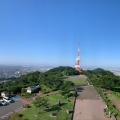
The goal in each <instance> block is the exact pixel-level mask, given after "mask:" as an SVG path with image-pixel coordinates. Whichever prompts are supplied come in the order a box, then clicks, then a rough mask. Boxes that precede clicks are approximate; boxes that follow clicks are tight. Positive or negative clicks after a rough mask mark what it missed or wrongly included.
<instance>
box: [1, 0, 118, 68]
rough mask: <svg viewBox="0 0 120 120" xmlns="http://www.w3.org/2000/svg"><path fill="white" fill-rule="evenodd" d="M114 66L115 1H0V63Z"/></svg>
mask: <svg viewBox="0 0 120 120" xmlns="http://www.w3.org/2000/svg"><path fill="white" fill-rule="evenodd" d="M79 43H80V60H81V68H84V67H120V53H119V52H120V0H0V64H10V65H42V66H48V65H50V66H61V65H65V66H74V65H75V60H76V57H77V49H78V44H79Z"/></svg>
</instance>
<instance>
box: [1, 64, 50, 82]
mask: <svg viewBox="0 0 120 120" xmlns="http://www.w3.org/2000/svg"><path fill="white" fill-rule="evenodd" d="M51 68H52V67H44V66H41V67H40V66H8V65H6V66H5V65H0V80H2V79H8V78H17V77H20V76H21V75H25V74H28V73H31V72H35V71H39V72H45V71H48V70H49V69H51Z"/></svg>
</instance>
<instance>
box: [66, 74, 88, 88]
mask: <svg viewBox="0 0 120 120" xmlns="http://www.w3.org/2000/svg"><path fill="white" fill-rule="evenodd" d="M65 80H68V81H72V82H73V83H74V84H75V86H83V85H87V77H86V76H85V75H75V76H69V77H68V78H66V79H65Z"/></svg>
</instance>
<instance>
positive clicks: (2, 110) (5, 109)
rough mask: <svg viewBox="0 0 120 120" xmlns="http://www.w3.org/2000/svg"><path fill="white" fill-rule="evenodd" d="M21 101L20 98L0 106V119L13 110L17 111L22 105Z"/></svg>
mask: <svg viewBox="0 0 120 120" xmlns="http://www.w3.org/2000/svg"><path fill="white" fill-rule="evenodd" d="M23 105H24V104H23V103H22V102H21V101H20V100H17V101H15V102H14V103H10V104H9V105H6V106H0V120H3V118H6V117H7V116H8V115H9V114H11V113H13V112H17V111H19V110H20V109H22V107H23Z"/></svg>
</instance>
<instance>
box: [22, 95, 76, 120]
mask: <svg viewBox="0 0 120 120" xmlns="http://www.w3.org/2000/svg"><path fill="white" fill-rule="evenodd" d="M46 98H47V99H48V100H49V104H50V108H51V109H50V110H47V111H46V110H45V108H40V114H39V113H38V108H36V107H35V106H34V105H33V104H32V105H31V107H30V108H25V109H24V110H23V111H21V112H20V113H21V114H22V115H23V118H25V119H26V120H71V116H72V114H71V113H70V114H67V112H66V110H67V109H68V110H69V111H72V108H73V104H74V98H73V97H71V99H70V102H68V101H67V99H66V98H64V97H63V96H61V95H60V94H59V93H57V94H53V95H49V96H46ZM59 101H60V104H61V105H60V108H59V109H58V102H59ZM53 112H54V113H57V117H50V114H51V113H53Z"/></svg>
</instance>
